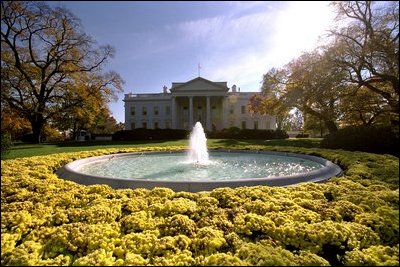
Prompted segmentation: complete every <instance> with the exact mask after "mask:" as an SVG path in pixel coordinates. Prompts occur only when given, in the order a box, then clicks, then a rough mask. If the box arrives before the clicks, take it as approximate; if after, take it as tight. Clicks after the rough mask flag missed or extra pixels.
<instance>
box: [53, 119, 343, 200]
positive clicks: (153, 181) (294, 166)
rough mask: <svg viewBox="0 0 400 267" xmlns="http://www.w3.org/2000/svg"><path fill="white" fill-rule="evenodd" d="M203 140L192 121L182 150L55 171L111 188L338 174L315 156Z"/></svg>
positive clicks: (273, 181)
mask: <svg viewBox="0 0 400 267" xmlns="http://www.w3.org/2000/svg"><path fill="white" fill-rule="evenodd" d="M206 143H207V138H206V135H205V133H204V129H203V127H202V125H201V123H200V122H197V123H196V124H195V126H194V127H193V130H192V132H191V134H190V138H189V149H188V151H186V152H180V151H177V152H172V151H171V152H146V153H119V154H113V155H106V156H98V157H90V158H85V159H80V160H76V161H73V162H71V163H68V164H66V165H64V166H63V167H62V168H60V169H59V170H57V171H56V174H57V175H58V176H59V177H61V178H63V179H67V180H71V181H74V182H77V183H81V184H86V185H90V184H108V185H110V186H112V187H114V188H139V187H141V188H148V189H152V188H154V187H169V188H171V189H173V190H175V191H189V192H198V191H205V190H212V189H214V188H217V187H239V186H254V185H269V186H289V185H294V184H298V183H301V182H322V181H325V180H327V179H329V178H330V177H332V176H338V175H340V174H341V173H342V170H341V169H340V167H339V166H337V165H335V164H333V163H332V162H330V161H328V160H326V159H324V158H320V157H315V156H309V155H303V154H295V153H286V152H270V151H250V150H212V151H210V152H208V151H207V144H206Z"/></svg>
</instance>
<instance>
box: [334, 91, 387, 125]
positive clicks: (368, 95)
mask: <svg viewBox="0 0 400 267" xmlns="http://www.w3.org/2000/svg"><path fill="white" fill-rule="evenodd" d="M353 87H354V86H353ZM351 91H353V92H354V93H351V94H348V95H345V96H343V98H342V99H341V100H340V104H339V106H340V110H341V112H342V114H343V116H342V118H341V122H342V126H349V125H364V126H370V125H375V124H381V125H390V116H389V115H390V111H391V108H390V106H389V105H388V104H387V101H385V99H384V98H383V97H382V96H381V95H379V94H376V93H374V92H371V90H369V89H367V88H365V87H360V88H358V87H357V88H355V89H353V90H351Z"/></svg>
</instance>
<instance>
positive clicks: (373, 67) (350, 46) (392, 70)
mask: <svg viewBox="0 0 400 267" xmlns="http://www.w3.org/2000/svg"><path fill="white" fill-rule="evenodd" d="M333 5H334V6H335V8H336V12H337V20H338V21H344V20H345V21H347V22H348V24H347V26H346V27H342V28H339V29H334V30H332V31H331V35H332V36H333V37H334V43H333V48H332V49H331V50H332V51H331V53H330V56H331V58H330V60H331V61H332V62H334V63H335V64H338V66H340V67H342V68H343V69H345V70H346V72H347V76H346V80H347V81H348V82H350V83H351V84H354V85H356V86H357V87H356V88H357V89H360V90H364V89H368V90H369V91H370V92H371V93H372V94H376V95H377V96H378V99H377V100H378V103H381V102H382V100H384V101H385V102H386V103H387V105H388V106H389V107H390V119H391V123H392V125H398V121H399V4H398V2H397V1H386V2H372V1H336V2H333ZM361 88H363V89H361ZM362 94H365V92H363V93H362Z"/></svg>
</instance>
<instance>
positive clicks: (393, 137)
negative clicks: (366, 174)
mask: <svg viewBox="0 0 400 267" xmlns="http://www.w3.org/2000/svg"><path fill="white" fill-rule="evenodd" d="M396 131H397V133H396ZM321 147H322V148H335V149H338V148H341V149H345V150H350V151H364V152H371V153H382V154H384V153H387V154H392V155H397V156H399V154H400V153H399V149H398V147H399V133H398V129H397V130H394V129H392V128H391V127H390V126H385V127H374V126H350V127H346V128H343V129H340V130H338V131H337V132H335V133H331V134H329V135H327V136H325V137H324V139H323V140H322V141H321Z"/></svg>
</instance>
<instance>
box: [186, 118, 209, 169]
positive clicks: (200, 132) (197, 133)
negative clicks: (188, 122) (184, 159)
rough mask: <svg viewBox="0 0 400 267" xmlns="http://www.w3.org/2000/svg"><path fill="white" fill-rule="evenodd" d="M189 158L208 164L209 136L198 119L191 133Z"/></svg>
mask: <svg viewBox="0 0 400 267" xmlns="http://www.w3.org/2000/svg"><path fill="white" fill-rule="evenodd" d="M189 160H190V162H195V163H198V164H208V162H209V160H208V151H207V138H206V135H205V133H204V129H203V126H202V125H201V123H200V122H199V121H198V122H196V124H195V125H194V127H193V130H192V132H191V133H190V139H189Z"/></svg>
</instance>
